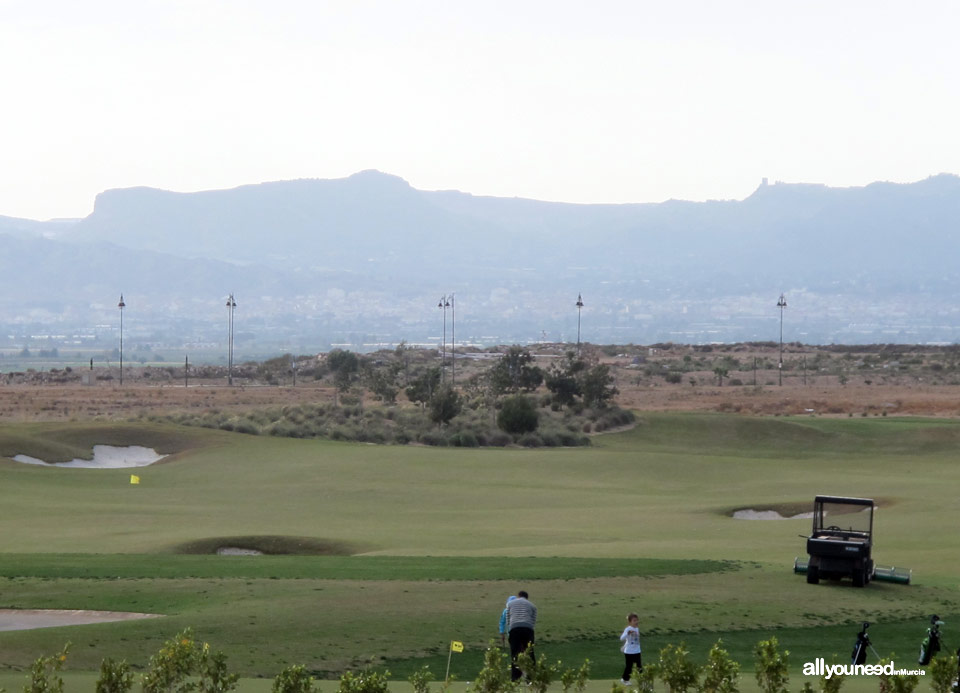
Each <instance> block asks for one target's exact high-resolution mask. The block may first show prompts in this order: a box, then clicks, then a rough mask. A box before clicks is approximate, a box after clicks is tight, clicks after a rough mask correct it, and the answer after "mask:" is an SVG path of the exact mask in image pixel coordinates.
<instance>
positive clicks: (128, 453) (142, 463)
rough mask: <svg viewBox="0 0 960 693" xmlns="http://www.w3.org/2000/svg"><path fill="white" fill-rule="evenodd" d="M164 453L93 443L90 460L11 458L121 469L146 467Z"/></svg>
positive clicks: (60, 465)
mask: <svg viewBox="0 0 960 693" xmlns="http://www.w3.org/2000/svg"><path fill="white" fill-rule="evenodd" d="M164 457H166V455H159V454H157V451H156V450H154V449H153V448H145V447H141V446H139V445H130V446H128V447H116V446H114V445H94V446H93V459H92V460H80V459H77V460H70V461H69V462H44V461H43V460H38V459H37V458H36V457H29V456H28V455H16V456H15V457H14V458H13V459H14V461H16V462H23V463H24V464H42V465H46V466H48V467H85V468H88V469H122V468H124V467H146V466H147V465H149V464H153V463H154V462H157V461H159V460H162V459H163V458H164Z"/></svg>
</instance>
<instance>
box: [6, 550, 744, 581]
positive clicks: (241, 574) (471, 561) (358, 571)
mask: <svg viewBox="0 0 960 693" xmlns="http://www.w3.org/2000/svg"><path fill="white" fill-rule="evenodd" d="M734 569H736V564H735V563H733V562H732V561H702V560H677V559H656V558H627V559H612V558H606V559H604V558H600V559H595V558H534V557H526V558H503V557H478V558H466V557H463V556H443V557H411V556H360V557H346V556H322V557H321V556H318V557H309V558H305V557H299V556H298V557H292V556H218V557H216V558H211V557H210V556H193V555H186V556H184V555H179V556H169V555H142V554H141V555H132V554H54V555H49V554H29V553H26V554H5V555H4V556H3V563H2V565H0V577H6V578H88V579H90V578H93V579H105V580H114V579H116V580H119V579H131V578H132V579H146V578H165V579H172V580H183V579H194V578H226V579H237V578H250V579H272V580H277V579H312V580H407V581H415V580H499V579H502V578H503V576H505V575H510V576H511V577H512V578H513V579H515V580H563V579H570V580H577V579H586V578H601V577H628V576H630V577H651V576H663V575H693V574H699V573H710V572H716V571H723V570H734Z"/></svg>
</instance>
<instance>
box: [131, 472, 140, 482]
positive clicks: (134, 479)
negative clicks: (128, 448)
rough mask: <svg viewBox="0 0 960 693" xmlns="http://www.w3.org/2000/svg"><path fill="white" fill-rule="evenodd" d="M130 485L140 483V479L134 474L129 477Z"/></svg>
mask: <svg viewBox="0 0 960 693" xmlns="http://www.w3.org/2000/svg"><path fill="white" fill-rule="evenodd" d="M130 483H131V484H139V483H140V477H138V476H137V475H136V474H131V475H130Z"/></svg>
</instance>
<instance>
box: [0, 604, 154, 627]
mask: <svg viewBox="0 0 960 693" xmlns="http://www.w3.org/2000/svg"><path fill="white" fill-rule="evenodd" d="M161 617H162V614H138V613H132V612H128V611H80V610H66V609H0V631H5V630H32V629H34V628H59V627H61V626H82V625H88V624H91V623H111V622H114V621H130V620H134V619H141V618H161Z"/></svg>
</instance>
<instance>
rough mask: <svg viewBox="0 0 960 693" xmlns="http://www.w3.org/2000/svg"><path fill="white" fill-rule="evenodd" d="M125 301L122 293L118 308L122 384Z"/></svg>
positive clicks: (121, 378)
mask: <svg viewBox="0 0 960 693" xmlns="http://www.w3.org/2000/svg"><path fill="white" fill-rule="evenodd" d="M126 305H127V304H126V303H124V302H123V294H120V303H118V304H117V308H119V309H120V384H121V385H123V309H124V308H125V307H126Z"/></svg>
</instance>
